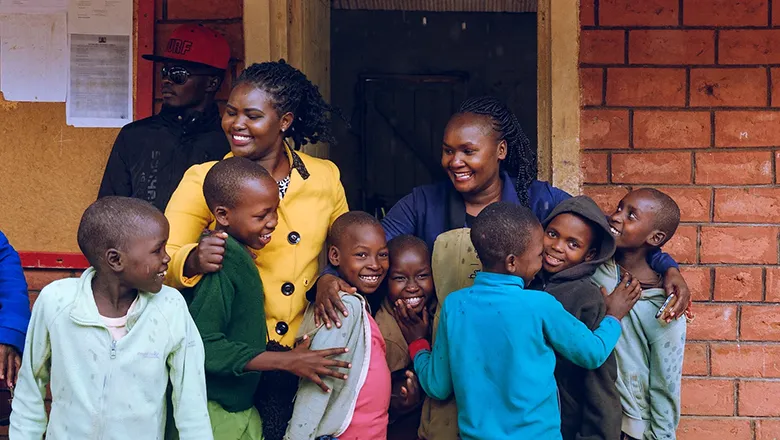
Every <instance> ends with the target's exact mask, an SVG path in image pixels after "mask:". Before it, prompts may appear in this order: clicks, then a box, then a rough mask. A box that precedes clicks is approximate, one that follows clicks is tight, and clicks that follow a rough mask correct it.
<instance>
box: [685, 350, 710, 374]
mask: <svg viewBox="0 0 780 440" xmlns="http://www.w3.org/2000/svg"><path fill="white" fill-rule="evenodd" d="M707 364H708V362H707V344H702V343H697V342H694V343H690V344H685V356H683V371H682V373H683V374H684V375H686V376H706V375H707V374H708V367H707Z"/></svg>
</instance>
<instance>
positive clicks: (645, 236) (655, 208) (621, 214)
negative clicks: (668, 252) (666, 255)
mask: <svg viewBox="0 0 780 440" xmlns="http://www.w3.org/2000/svg"><path fill="white" fill-rule="evenodd" d="M660 209H661V206H660V205H659V204H658V203H657V202H656V201H655V199H653V198H652V197H647V196H646V195H645V194H643V193H642V191H641V190H640V191H632V192H630V193H628V194H627V195H626V196H625V197H623V199H622V200H621V201H620V203H618V206H617V209H616V210H615V212H614V213H613V214H612V215H611V216H610V217H609V219H608V223H609V230H610V232H611V233H612V235H613V236H615V244H616V245H617V248H618V249H639V248H641V247H643V246H645V245H647V246H651V247H653V246H660V244H661V243H663V241H664V239H665V238H666V233H665V232H663V231H660V230H658V229H656V228H655V224H656V215H658V212H659V210H660Z"/></svg>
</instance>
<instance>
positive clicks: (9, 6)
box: [0, 0, 68, 14]
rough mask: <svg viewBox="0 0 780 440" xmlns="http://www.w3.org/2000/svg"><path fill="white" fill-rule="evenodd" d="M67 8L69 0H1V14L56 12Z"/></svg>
mask: <svg viewBox="0 0 780 440" xmlns="http://www.w3.org/2000/svg"><path fill="white" fill-rule="evenodd" d="M67 10H68V1H67V0H0V14H54V13H58V12H65V11H67Z"/></svg>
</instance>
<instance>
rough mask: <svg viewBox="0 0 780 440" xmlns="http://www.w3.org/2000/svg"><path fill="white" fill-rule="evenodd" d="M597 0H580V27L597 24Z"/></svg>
mask: <svg viewBox="0 0 780 440" xmlns="http://www.w3.org/2000/svg"><path fill="white" fill-rule="evenodd" d="M595 3H596V2H595V0H580V26H593V25H595V24H596V8H595Z"/></svg>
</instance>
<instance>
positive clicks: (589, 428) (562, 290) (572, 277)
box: [531, 196, 622, 440]
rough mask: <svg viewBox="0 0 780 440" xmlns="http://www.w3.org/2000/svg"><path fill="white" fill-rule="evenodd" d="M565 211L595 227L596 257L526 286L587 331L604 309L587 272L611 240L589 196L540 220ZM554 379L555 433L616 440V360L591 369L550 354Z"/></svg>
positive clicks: (574, 439)
mask: <svg viewBox="0 0 780 440" xmlns="http://www.w3.org/2000/svg"><path fill="white" fill-rule="evenodd" d="M565 212H571V213H575V214H578V215H580V216H582V217H585V218H587V219H589V220H590V221H591V223H592V224H596V225H598V226H599V228H600V230H599V231H596V232H597V234H596V236H597V237H600V238H601V243H600V246H599V250H598V253H597V254H596V257H595V258H594V259H593V260H591V261H589V262H585V263H582V264H578V265H577V266H574V267H571V268H569V269H566V270H563V271H561V272H559V273H557V274H554V275H552V276H549V275H545V274H544V273H543V272H544V271H541V272H539V274H538V275H537V277H536V279H535V280H534V281H533V282H532V283H531V288H533V289H537V290H544V291H546V292H548V293H550V294H551V295H553V296H554V297H555V298H556V299H557V300H558V301H559V302H560V303H561V304H562V305H563V308H565V309H566V310H567V311H568V312H569V313H571V314H572V315H574V316H575V317H576V318H577V319H579V320H580V321H582V322H583V323H585V325H587V326H588V327H589V328H590V329H591V330H594V329H596V328H597V327H598V325H599V323H601V320H602V319H604V315H605V314H606V306H605V304H604V297H603V296H602V295H601V290H600V289H599V287H598V286H596V284H594V283H593V282H592V281H591V280H590V277H591V275H593V273H594V272H595V271H596V268H597V267H598V266H599V265H601V264H602V263H604V262H605V261H607V260H609V259H610V258H612V256H613V254H614V253H615V239H614V237H612V234H611V233H610V232H609V225H608V224H607V221H606V219H605V217H604V213H603V212H601V209H599V207H598V206H597V205H596V203H595V202H593V200H591V199H590V198H588V197H585V196H578V197H573V198H571V199H568V200H565V201H563V202H561V203H560V204H559V205H558V206H556V207H555V209H554V210H553V211H552V213H550V215H549V216H548V217H547V219H545V221H544V222H543V223H542V224H543V226H545V227H547V225H548V224H549V223H550V222H551V221H552V219H553V218H554V217H555V216H557V215H558V214H562V213H565ZM555 380H556V381H557V382H558V390H559V392H560V396H561V434H562V435H563V439H564V440H586V439H587V440H596V439H602V440H618V439H619V438H620V422H621V418H622V409H621V406H620V395H619V394H618V392H617V388H616V387H615V381H616V380H617V362H616V361H615V354H614V353H612V354H611V355H610V356H609V358H608V359H607V361H606V362H605V363H604V364H603V365H602V366H601V367H599V368H598V369H596V370H585V369H583V368H580V367H578V366H577V365H575V364H574V363H572V362H571V361H569V360H568V359H566V358H564V357H563V356H560V355H558V354H556V366H555Z"/></svg>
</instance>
